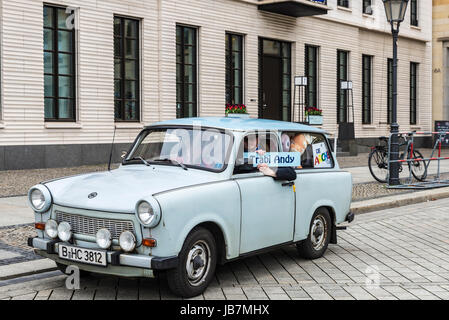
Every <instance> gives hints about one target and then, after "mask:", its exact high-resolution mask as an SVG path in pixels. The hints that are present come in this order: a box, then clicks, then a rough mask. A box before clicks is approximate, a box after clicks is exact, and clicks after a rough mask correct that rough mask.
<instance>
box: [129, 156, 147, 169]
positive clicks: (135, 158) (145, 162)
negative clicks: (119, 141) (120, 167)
mask: <svg viewBox="0 0 449 320" xmlns="http://www.w3.org/2000/svg"><path fill="white" fill-rule="evenodd" d="M132 160H140V161H142V162H143V164H145V165H146V166H148V167H149V166H151V164H150V163H149V162H148V161H147V160H145V159H144V158H142V157H134V158H131V159H126V160H125V161H126V162H128V161H132Z"/></svg>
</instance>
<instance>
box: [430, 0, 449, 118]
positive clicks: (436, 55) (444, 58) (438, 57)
mask: <svg viewBox="0 0 449 320" xmlns="http://www.w3.org/2000/svg"><path fill="white" fill-rule="evenodd" d="M432 47H433V60H432V61H433V90H432V94H433V101H432V102H433V120H434V121H449V0H433V43H432Z"/></svg>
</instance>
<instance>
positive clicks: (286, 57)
mask: <svg viewBox="0 0 449 320" xmlns="http://www.w3.org/2000/svg"><path fill="white" fill-rule="evenodd" d="M281 57H282V63H281V65H282V121H290V120H291V109H292V106H291V103H292V74H291V69H292V66H291V63H292V62H291V44H290V43H289V42H282V44H281Z"/></svg>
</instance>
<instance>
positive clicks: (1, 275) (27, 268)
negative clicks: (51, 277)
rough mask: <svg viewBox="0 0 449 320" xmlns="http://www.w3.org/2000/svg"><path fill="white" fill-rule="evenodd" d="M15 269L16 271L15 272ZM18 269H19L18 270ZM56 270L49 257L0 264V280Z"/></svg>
mask: <svg viewBox="0 0 449 320" xmlns="http://www.w3.org/2000/svg"><path fill="white" fill-rule="evenodd" d="M16 270H17V272H16ZM19 270H20V271H19ZM55 270H58V268H57V267H56V265H55V263H54V261H52V260H49V259H39V260H31V261H27V262H20V263H13V264H9V265H5V266H0V281H4V280H11V279H15V278H19V277H25V276H29V275H34V274H39V273H44V272H49V271H55Z"/></svg>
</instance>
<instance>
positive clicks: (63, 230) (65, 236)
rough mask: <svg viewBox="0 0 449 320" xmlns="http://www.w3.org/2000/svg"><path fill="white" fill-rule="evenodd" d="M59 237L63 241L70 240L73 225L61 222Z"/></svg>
mask: <svg viewBox="0 0 449 320" xmlns="http://www.w3.org/2000/svg"><path fill="white" fill-rule="evenodd" d="M58 237H59V239H61V240H62V241H69V240H70V238H72V227H71V226H70V224H69V223H68V222H65V221H64V222H61V223H60V224H59V226H58Z"/></svg>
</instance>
